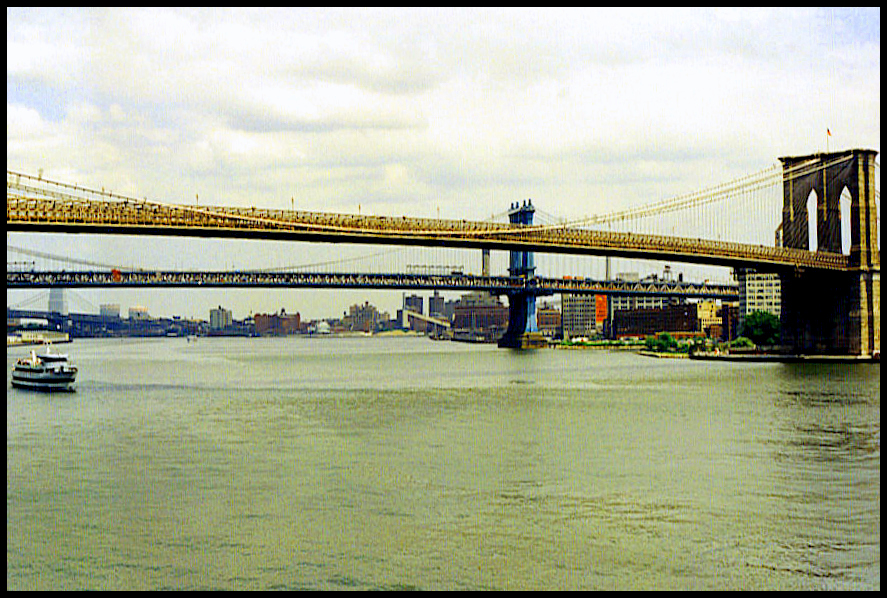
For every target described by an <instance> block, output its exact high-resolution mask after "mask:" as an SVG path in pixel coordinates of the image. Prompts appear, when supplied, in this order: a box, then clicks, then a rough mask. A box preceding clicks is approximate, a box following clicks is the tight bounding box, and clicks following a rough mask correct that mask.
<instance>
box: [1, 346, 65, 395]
mask: <svg viewBox="0 0 887 598" xmlns="http://www.w3.org/2000/svg"><path fill="white" fill-rule="evenodd" d="M76 377H77V367H76V366H75V365H72V364H71V363H69V362H68V356H67V354H64V353H53V352H51V351H50V349H49V347H47V348H46V353H43V354H40V355H38V354H37V352H36V351H33V350H32V351H31V355H30V356H28V357H22V358H21V359H19V360H18V361H16V362H15V366H13V368H12V385H13V386H15V387H17V388H29V389H32V390H73V389H72V386H73V385H74V378H76Z"/></svg>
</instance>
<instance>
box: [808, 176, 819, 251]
mask: <svg viewBox="0 0 887 598" xmlns="http://www.w3.org/2000/svg"><path fill="white" fill-rule="evenodd" d="M818 204H819V198H818V197H817V196H816V191H815V190H813V191H810V195H808V196H807V249H809V250H810V251H816V250H818V249H819V231H818V230H817V228H816V225H817V222H818V220H819V218H818V216H819V213H818V209H817V207H818Z"/></svg>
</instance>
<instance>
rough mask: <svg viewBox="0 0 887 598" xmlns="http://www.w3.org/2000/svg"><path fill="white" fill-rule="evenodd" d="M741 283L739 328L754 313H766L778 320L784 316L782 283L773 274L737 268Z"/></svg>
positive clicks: (737, 279) (738, 279) (738, 280)
mask: <svg viewBox="0 0 887 598" xmlns="http://www.w3.org/2000/svg"><path fill="white" fill-rule="evenodd" d="M736 281H737V282H738V283H739V327H740V329H741V328H742V325H743V324H744V323H745V317H746V316H747V315H748V314H750V313H752V312H754V311H766V312H769V313H771V314H773V315H774V316H776V317H777V318H778V317H779V316H780V315H781V314H782V283H781V281H780V280H779V275H778V274H774V273H772V272H756V271H754V270H752V269H751V268H737V269H736Z"/></svg>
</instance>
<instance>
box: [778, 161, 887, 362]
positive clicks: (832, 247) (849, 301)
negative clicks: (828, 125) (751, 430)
mask: <svg viewBox="0 0 887 598" xmlns="http://www.w3.org/2000/svg"><path fill="white" fill-rule="evenodd" d="M876 155H877V152H875V151H873V150H860V149H855V150H849V151H845V152H836V153H828V154H813V155H809V156H797V157H788V158H780V160H781V161H782V165H783V195H784V203H783V212H782V215H783V217H782V234H783V245H784V246H785V247H796V248H801V249H810V250H814V251H828V252H831V253H841V250H842V247H841V218H848V219H849V221H850V256H849V260H850V270H849V271H846V272H824V271H821V272H813V271H804V270H801V269H796V270H794V271H791V272H783V273H782V274H781V280H782V340H783V344H784V345H787V346H788V347H789V348H790V349H791V350H793V351H794V352H796V353H813V354H841V355H856V356H860V357H870V356H874V355H880V352H881V252H880V250H879V249H878V228H877V227H878V221H877V206H876V203H875V156H876ZM845 189H846V190H847V191H848V192H849V194H850V213H849V214H841V209H840V199H841V195H842V194H843V192H844V190H845ZM811 192H814V193H815V194H816V199H817V208H816V216H817V218H816V220H815V226H816V229H817V233H818V234H817V242H818V245H819V246H818V247H808V243H809V241H808V239H809V237H808V214H807V199H808V197H809V196H810V194H811Z"/></svg>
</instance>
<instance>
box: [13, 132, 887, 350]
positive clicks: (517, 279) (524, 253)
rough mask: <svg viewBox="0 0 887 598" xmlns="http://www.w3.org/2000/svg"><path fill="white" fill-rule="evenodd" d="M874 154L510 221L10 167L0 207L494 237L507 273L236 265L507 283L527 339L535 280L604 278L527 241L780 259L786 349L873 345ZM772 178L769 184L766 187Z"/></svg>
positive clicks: (83, 223) (61, 279) (554, 249)
mask: <svg viewBox="0 0 887 598" xmlns="http://www.w3.org/2000/svg"><path fill="white" fill-rule="evenodd" d="M876 156H877V152H876V151H874V150H865V149H854V150H847V151H843V152H832V153H818V154H811V155H805V156H792V157H783V158H780V165H779V166H778V167H776V168H770V169H766V170H763V171H761V172H758V173H754V174H752V175H748V176H746V177H742V178H740V179H736V180H734V181H730V182H728V183H724V184H722V185H718V186H716V187H712V188H708V189H705V190H702V191H700V192H696V193H691V194H688V195H683V196H679V197H675V198H670V199H667V200H660V201H657V202H654V203H651V204H647V205H641V206H636V207H633V208H630V209H626V210H621V211H617V212H612V213H608V214H601V215H595V216H589V217H585V218H581V219H574V220H554V221H551V222H548V223H541V224H540V223H534V215H535V213H536V206H534V205H533V203H532V201H531V200H530V201H527V200H524V201H522V202H517V203H514V202H513V203H512V204H511V207H510V209H509V210H508V222H480V221H467V220H458V219H431V218H415V217H407V216H401V217H391V216H369V215H355V214H334V213H322V212H306V211H297V210H280V209H262V208H255V207H251V208H245V207H232V206H212V205H200V206H198V205H186V204H181V203H169V202H160V201H154V200H148V199H137V198H134V197H129V196H124V195H119V194H115V193H111V192H108V191H104V190H96V189H92V188H87V187H83V186H80V185H74V184H69V183H63V182H57V181H50V180H46V179H44V178H43V177H42V176H33V175H28V174H24V173H19V172H13V171H10V170H7V203H6V212H7V219H6V220H7V231H23V232H44V233H73V234H77V233H90V234H98V235H161V236H189V237H222V238H242V239H273V240H282V241H300V242H316V243H321V242H322V243H358V244H371V245H414V246H427V247H452V248H474V249H481V250H491V249H493V250H506V251H508V252H509V256H510V257H509V267H508V270H509V272H508V276H505V277H498V278H497V277H490V276H487V277H486V278H485V279H484V280H477V279H470V280H469V279H466V278H464V277H462V278H458V277H457V276H456V275H457V274H459V273H452V274H451V275H450V276H449V278H446V280H444V279H443V278H441V279H440V280H437V281H434V280H429V279H422V278H420V277H414V278H412V279H411V278H410V277H409V276H408V275H405V274H401V275H393V276H394V277H393V278H392V277H391V276H389V278H387V279H383V278H372V277H365V278H363V279H362V280H360V281H356V280H355V281H352V282H350V283H347V282H346V283H343V282H342V280H339V281H338V282H336V280H335V279H334V278H332V277H326V278H324V277H315V278H314V279H309V278H308V277H307V275H301V277H300V276H297V275H291V276H290V278H289V279H287V280H284V278H281V277H278V278H276V279H274V280H276V282H274V283H272V282H269V281H271V280H272V277H270V275H267V273H266V277H265V278H264V279H262V280H264V281H265V282H257V281H259V278H257V277H258V276H259V274H256V275H255V276H253V277H252V278H240V281H241V284H242V285H243V286H270V285H271V284H280V285H284V286H285V285H289V286H294V287H298V286H304V287H309V286H313V287H330V288H333V287H336V286H337V285H341V284H345V286H347V285H348V284H351V285H363V286H368V287H377V288H450V287H447V286H446V284H451V285H455V286H452V288H454V289H456V288H465V289H467V288H484V289H486V290H490V291H491V292H494V293H498V294H503V295H507V296H508V298H509V310H510V313H509V330H508V332H507V333H506V335H505V337H503V340H502V341H501V342H500V344H501V345H503V346H510V347H526V346H532V343H533V335H534V334H536V332H535V329H534V328H535V299H536V297H537V296H539V295H540V294H549V293H552V292H602V287H603V286H605V285H604V283H603V282H602V281H598V284H597V286H595V285H594V284H590V283H588V284H587V287H586V288H584V289H583V288H580V286H581V285H580V284H579V283H578V282H576V283H574V282H565V281H564V279H563V278H561V279H560V280H555V279H546V278H545V277H544V276H542V275H540V274H539V273H537V272H536V257H537V254H539V255H549V254H571V255H596V256H614V257H621V258H634V259H651V260H668V261H674V262H685V263H692V264H704V265H714V266H726V267H730V268H736V269H754V270H756V271H761V272H776V273H778V274H779V276H780V279H781V282H782V316H781V317H782V339H783V344H784V345H785V346H787V347H789V348H790V349H791V350H792V351H794V352H796V353H812V354H826V353H829V354H847V355H857V356H871V355H874V354H880V263H881V262H880V248H879V232H878V227H879V224H880V223H879V216H878V214H879V208H878V205H879V201H880V192H879V191H878V189H877V185H876V180H877V178H876V169H877V168H879V165H878V163H877V162H876ZM774 189H776V190H777V191H778V195H777V196H776V197H777V199H775V200H774V193H773V190H774ZM643 223H648V224H646V225H645V224H643ZM685 227H686V228H685ZM689 227H692V228H689ZM614 229H616V230H614ZM749 231H751V232H749ZM842 231H847V232H849V234H842ZM743 236H745V237H746V238H742V237H743ZM749 236H751V238H749ZM846 237H849V239H847V240H845V238H846ZM848 241H849V242H848ZM485 274H488V273H485ZM207 275H208V276H210V278H207V279H205V280H207V281H208V282H209V284H215V285H216V286H237V285H236V284H234V283H233V282H232V281H229V282H224V281H221V280H220V279H219V278H218V275H215V276H216V278H212V276H214V275H212V274H211V273H207ZM78 276H79V278H78ZM229 278H230V277H229ZM189 280H190V282H189ZM232 280H233V279H232ZM213 281H215V282H214V283H213ZM164 282H165V284H167V285H169V286H196V285H197V284H201V283H199V282H197V281H196V279H195V278H194V277H193V275H191V276H190V278H189V277H188V276H186V275H182V274H179V275H176V274H174V273H166V275H165V277H164V276H163V275H162V274H161V273H154V274H153V275H147V274H144V273H141V274H140V273H133V272H122V271H118V270H114V271H111V272H104V273H97V272H84V273H80V274H79V275H78V274H77V273H74V272H64V271H60V272H31V273H23V272H13V271H11V270H10V269H9V268H7V288H28V287H46V286H90V285H92V286H114V285H125V284H130V285H151V284H154V285H161V284H164ZM410 285H412V286H410ZM423 285H424V286H423ZM704 286H705V285H689V284H688V285H678V284H672V285H671V286H670V287H668V288H664V287H663V288H660V289H658V290H657V289H646V290H641V291H639V292H659V293H661V294H671V293H675V294H679V293H681V292H682V293H684V294H686V295H687V296H719V295H718V293H724V292H725V291H724V289H718V288H716V285H708V288H703V287H704ZM595 289H596V290H595ZM604 292H606V291H604ZM609 292H616V291H614V290H613V289H610V290H609ZM726 294H727V295H729V293H726Z"/></svg>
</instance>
